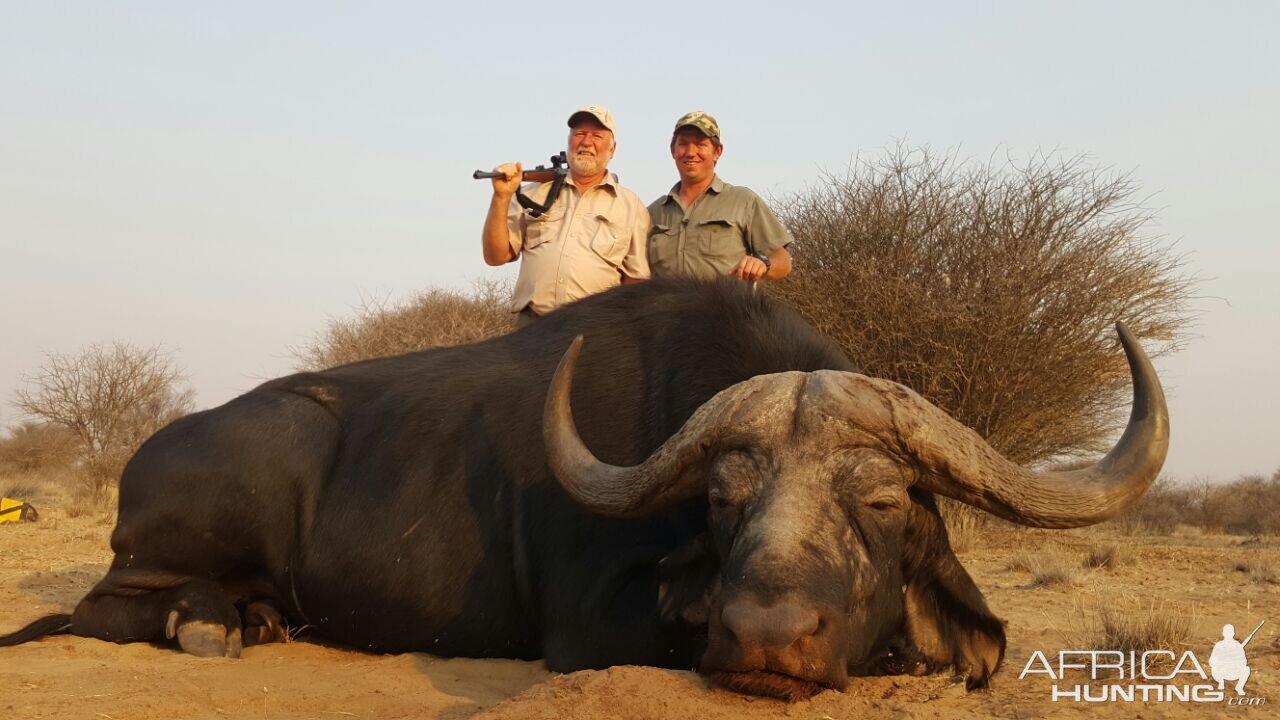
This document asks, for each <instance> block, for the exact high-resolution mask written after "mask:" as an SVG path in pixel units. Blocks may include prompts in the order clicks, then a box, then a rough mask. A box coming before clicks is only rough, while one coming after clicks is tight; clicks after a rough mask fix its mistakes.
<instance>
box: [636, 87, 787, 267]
mask: <svg viewBox="0 0 1280 720" xmlns="http://www.w3.org/2000/svg"><path fill="white" fill-rule="evenodd" d="M723 153H724V145H723V144H722V143H721V142H720V124H719V123H717V122H716V119H715V118H713V117H711V116H710V115H708V114H707V113H705V112H703V111H701V110H695V111H694V112H691V113H688V114H687V115H685V116H683V117H681V118H680V119H679V120H677V121H676V127H675V130H674V132H673V133H672V135H671V158H672V159H673V160H675V162H676V171H677V172H678V173H679V174H680V182H678V183H676V184H675V186H673V187H672V188H671V191H670V192H669V193H667V194H666V195H663V196H662V197H660V198H658V199H657V200H654V201H653V203H652V204H650V205H649V218H650V223H651V227H650V228H649V267H650V268H651V270H652V272H653V275H654V277H661V276H665V275H693V276H696V277H707V278H711V277H723V276H725V275H731V276H733V277H737V278H742V279H743V280H750V281H752V282H754V281H756V280H760V279H762V278H768V279H770V280H780V279H782V278H784V277H786V276H787V274H788V273H790V272H791V254H790V253H788V252H787V246H788V245H790V244H791V233H790V232H788V231H787V229H786V228H785V227H783V225H782V223H781V222H779V221H778V218H777V217H776V216H775V215H774V214H773V211H771V210H770V209H769V206H768V205H766V204H765V203H764V201H763V200H761V199H760V196H758V195H756V194H755V193H754V192H752V191H751V190H749V189H748V188H745V187H739V186H736V185H730V184H729V183H727V182H725V181H723V180H721V179H720V178H719V176H717V175H716V163H717V162H718V161H719V160H720V156H721V155H722V154H723Z"/></svg>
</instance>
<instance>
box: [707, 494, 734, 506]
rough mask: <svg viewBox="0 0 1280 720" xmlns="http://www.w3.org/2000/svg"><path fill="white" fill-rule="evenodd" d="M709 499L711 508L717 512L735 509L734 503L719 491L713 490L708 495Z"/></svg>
mask: <svg viewBox="0 0 1280 720" xmlns="http://www.w3.org/2000/svg"><path fill="white" fill-rule="evenodd" d="M707 499H708V500H710V501H711V507H713V508H715V509H716V510H727V509H729V508H731V507H733V501H732V500H730V499H729V496H728V495H726V494H725V493H723V492H720V491H719V490H712V491H711V492H710V493H709V494H708V495H707Z"/></svg>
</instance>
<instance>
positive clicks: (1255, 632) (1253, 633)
mask: <svg viewBox="0 0 1280 720" xmlns="http://www.w3.org/2000/svg"><path fill="white" fill-rule="evenodd" d="M1266 622H1267V621H1266V620H1263V621H1262V622H1260V623H1258V627H1256V628H1254V629H1253V632H1251V633H1249V637H1247V638H1245V639H1244V642H1242V643H1240V647H1244V646H1245V645H1248V644H1249V641H1250V640H1252V639H1253V636H1254V635H1257V634H1258V631H1259V630H1261V629H1262V626H1263V624H1265V623H1266Z"/></svg>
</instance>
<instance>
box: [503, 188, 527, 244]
mask: <svg viewBox="0 0 1280 720" xmlns="http://www.w3.org/2000/svg"><path fill="white" fill-rule="evenodd" d="M525 217H526V215H525V212H524V208H522V207H520V203H519V202H516V196H515V195H512V196H511V204H510V205H508V206H507V238H508V241H509V242H510V243H511V254H512V255H519V254H520V248H522V247H524V230H525Z"/></svg>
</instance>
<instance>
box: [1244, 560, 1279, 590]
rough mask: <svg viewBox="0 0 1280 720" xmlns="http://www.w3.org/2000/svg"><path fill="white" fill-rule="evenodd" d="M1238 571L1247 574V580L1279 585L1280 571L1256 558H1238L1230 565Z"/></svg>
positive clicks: (1261, 583)
mask: <svg viewBox="0 0 1280 720" xmlns="http://www.w3.org/2000/svg"><path fill="white" fill-rule="evenodd" d="M1232 569H1234V570H1235V571H1236V572H1238V573H1244V574H1246V575H1248V576H1249V580H1251V581H1253V582H1255V583H1257V584H1259V585H1280V573H1277V572H1276V570H1275V568H1273V567H1271V566H1270V565H1266V564H1264V563H1260V562H1258V561H1256V560H1238V561H1236V562H1235V563H1234V564H1233V565H1232Z"/></svg>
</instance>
